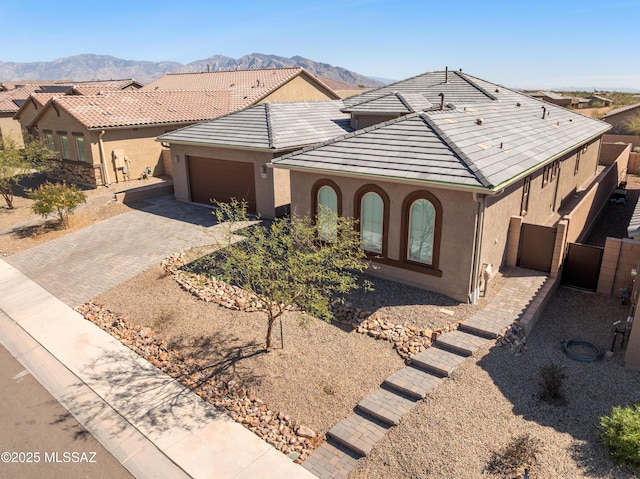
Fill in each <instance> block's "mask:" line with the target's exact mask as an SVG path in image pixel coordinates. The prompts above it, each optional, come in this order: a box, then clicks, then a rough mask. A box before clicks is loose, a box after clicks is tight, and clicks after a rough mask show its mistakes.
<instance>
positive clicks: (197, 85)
mask: <svg viewBox="0 0 640 479" xmlns="http://www.w3.org/2000/svg"><path fill="white" fill-rule="evenodd" d="M142 90H144V91H156V90H204V91H216V92H217V91H220V92H226V93H228V94H229V108H228V111H229V112H232V111H237V110H240V109H242V108H245V107H247V106H249V105H254V104H256V103H265V102H277V101H319V100H338V99H339V98H340V97H339V95H338V94H337V93H336V92H334V91H333V90H332V89H331V88H329V87H328V86H326V85H325V84H324V83H322V82H321V81H320V80H319V79H318V78H316V77H314V76H313V75H311V74H310V73H309V72H307V71H306V70H305V69H303V68H267V69H262V70H232V71H217V72H201V73H169V74H167V75H165V76H163V77H161V78H159V79H157V80H156V81H153V82H151V83H149V84H148V85H145V86H144V87H142Z"/></svg>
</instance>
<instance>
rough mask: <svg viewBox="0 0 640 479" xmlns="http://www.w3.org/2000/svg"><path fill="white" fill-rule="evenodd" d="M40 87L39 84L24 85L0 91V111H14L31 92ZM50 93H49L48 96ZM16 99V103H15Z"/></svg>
mask: <svg viewBox="0 0 640 479" xmlns="http://www.w3.org/2000/svg"><path fill="white" fill-rule="evenodd" d="M39 89H40V86H39V85H24V86H21V87H18V88H14V89H13V90H9V91H2V92H0V112H2V113H15V112H17V111H18V110H19V108H20V105H21V104H22V103H23V102H24V101H25V100H26V99H27V98H29V95H31V94H32V93H33V92H35V91H37V90H39ZM50 97H51V94H49V98H50ZM16 101H17V102H18V103H16Z"/></svg>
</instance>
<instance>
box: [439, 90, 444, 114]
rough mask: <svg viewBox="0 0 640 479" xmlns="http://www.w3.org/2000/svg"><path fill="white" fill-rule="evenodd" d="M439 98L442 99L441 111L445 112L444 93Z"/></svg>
mask: <svg viewBox="0 0 640 479" xmlns="http://www.w3.org/2000/svg"><path fill="white" fill-rule="evenodd" d="M438 96H439V97H440V109H441V110H444V93H438Z"/></svg>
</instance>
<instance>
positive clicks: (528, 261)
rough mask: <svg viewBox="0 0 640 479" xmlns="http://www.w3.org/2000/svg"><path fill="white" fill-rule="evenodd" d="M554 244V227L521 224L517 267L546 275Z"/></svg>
mask: <svg viewBox="0 0 640 479" xmlns="http://www.w3.org/2000/svg"><path fill="white" fill-rule="evenodd" d="M555 243H556V228H555V227H550V226H541V225H534V224H530V223H522V229H521V230H520V248H519V250H518V266H521V267H523V268H529V269H535V270H537V271H544V272H546V273H548V272H549V271H551V261H552V260H553V248H554V246H555Z"/></svg>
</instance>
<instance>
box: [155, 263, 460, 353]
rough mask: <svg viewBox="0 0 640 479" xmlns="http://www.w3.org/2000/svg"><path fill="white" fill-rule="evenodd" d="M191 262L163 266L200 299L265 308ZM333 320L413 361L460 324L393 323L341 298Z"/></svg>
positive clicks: (234, 307)
mask: <svg viewBox="0 0 640 479" xmlns="http://www.w3.org/2000/svg"><path fill="white" fill-rule="evenodd" d="M185 264H187V261H186V259H185V257H184V253H183V252H179V253H176V254H174V255H172V256H170V257H168V258H166V259H165V260H163V261H162V267H163V269H164V270H165V271H166V272H167V273H168V274H171V275H172V276H173V278H174V280H175V281H176V282H177V283H178V284H179V285H180V287H181V288H182V289H184V290H185V291H187V292H189V293H191V294H192V295H194V296H195V297H197V298H198V299H201V300H203V301H207V302H215V303H217V304H219V305H220V306H223V307H225V308H228V309H232V310H237V311H246V312H255V311H261V310H264V305H263V304H262V302H261V301H260V300H259V299H258V297H256V296H255V295H254V294H251V293H248V292H247V291H245V290H243V289H241V288H239V287H237V286H233V285H230V284H228V283H225V282H224V281H220V280H217V279H215V278H212V277H210V276H206V275H204V274H196V273H189V272H187V271H183V270H182V269H181V268H182V267H183V266H184V265H185ZM331 312H332V315H333V320H332V321H333V322H335V323H339V324H341V325H343V326H346V327H350V328H352V329H354V330H355V331H356V332H358V333H360V334H366V335H368V336H370V337H372V338H374V339H377V340H382V341H389V342H391V343H393V347H394V349H395V350H396V352H397V353H398V355H399V356H400V357H401V358H402V359H404V360H405V361H409V360H410V359H411V358H412V357H413V356H414V355H415V354H418V353H419V352H421V351H424V350H425V349H427V348H429V347H431V345H432V344H433V342H434V341H435V340H436V339H437V338H438V336H440V335H441V334H442V333H446V332H448V331H453V330H455V329H457V328H458V325H459V322H453V323H451V324H450V325H448V326H446V327H444V328H437V329H420V328H417V327H416V326H413V325H406V324H405V325H401V324H396V323H393V322H392V321H391V320H390V317H389V316H380V315H378V313H372V312H371V311H366V310H363V309H360V308H355V307H352V306H350V305H348V304H346V305H345V304H344V303H342V302H341V301H334V302H332V303H331Z"/></svg>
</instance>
